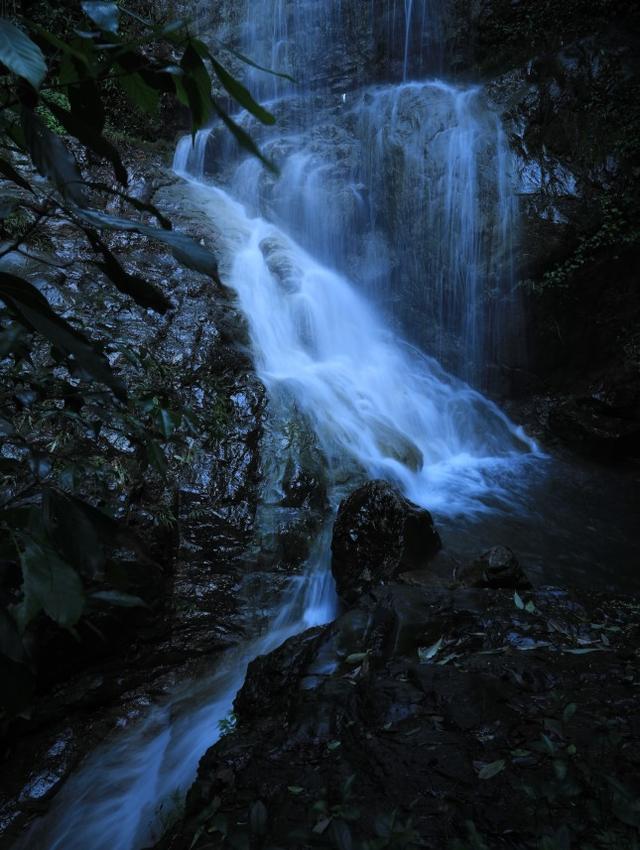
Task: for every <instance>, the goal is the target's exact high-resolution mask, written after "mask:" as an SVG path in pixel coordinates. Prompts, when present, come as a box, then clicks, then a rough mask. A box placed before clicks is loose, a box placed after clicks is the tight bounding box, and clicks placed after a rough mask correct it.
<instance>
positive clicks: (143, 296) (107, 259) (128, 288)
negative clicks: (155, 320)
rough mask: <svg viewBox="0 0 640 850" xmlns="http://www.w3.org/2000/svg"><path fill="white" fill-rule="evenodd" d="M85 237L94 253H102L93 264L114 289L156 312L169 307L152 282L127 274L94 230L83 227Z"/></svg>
mask: <svg viewBox="0 0 640 850" xmlns="http://www.w3.org/2000/svg"><path fill="white" fill-rule="evenodd" d="M85 233H86V234H87V238H88V239H89V241H90V242H91V246H92V247H93V250H94V251H96V253H100V254H101V255H102V258H103V259H102V262H100V261H94V262H95V265H96V266H97V267H98V268H99V269H100V270H101V271H102V272H104V274H105V275H106V276H107V277H108V278H109V280H110V281H111V282H112V283H113V284H114V286H115V287H116V289H118V290H120V292H122V293H123V294H124V295H129V296H130V297H131V298H133V300H134V301H135V302H136V304H139V305H140V306H141V307H148V308H150V309H151V310H155V311H156V312H157V313H166V312H167V310H169V309H170V308H171V302H170V301H169V299H168V298H166V297H165V295H164V294H163V293H162V292H161V291H160V290H159V289H158V288H157V287H155V286H154V285H153V284H151V283H148V282H147V281H146V280H144V279H143V278H141V277H140V276H139V275H134V274H129V272H127V271H125V269H124V268H123V267H122V265H121V264H120V261H119V260H118V259H117V258H116V257H115V255H114V254H113V253H112V252H111V251H110V250H109V248H107V246H106V245H105V244H104V242H103V241H102V240H101V239H100V238H99V237H98V235H97V234H96V233H95V231H92V230H89V229H85Z"/></svg>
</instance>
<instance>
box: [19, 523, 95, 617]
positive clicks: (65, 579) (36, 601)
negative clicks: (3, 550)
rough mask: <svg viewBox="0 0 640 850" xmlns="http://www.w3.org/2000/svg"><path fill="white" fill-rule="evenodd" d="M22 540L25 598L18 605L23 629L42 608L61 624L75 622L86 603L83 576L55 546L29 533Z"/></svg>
mask: <svg viewBox="0 0 640 850" xmlns="http://www.w3.org/2000/svg"><path fill="white" fill-rule="evenodd" d="M23 543H24V548H23V550H22V551H21V553H20V565H21V567H22V578H23V586H22V591H23V599H22V602H21V603H20V605H19V606H18V608H17V609H16V619H17V622H18V626H19V628H20V629H21V630H22V631H24V629H25V628H26V627H27V626H28V625H29V623H30V622H31V621H32V620H33V619H34V617H36V616H37V615H38V614H39V613H40V612H41V611H44V612H45V614H47V615H48V616H49V617H51V619H52V620H54V621H55V622H56V623H58V625H60V626H63V627H65V628H70V627H71V626H75V624H76V623H77V622H78V620H79V619H80V617H81V616H82V612H83V610H84V606H85V595H84V590H83V587H82V582H81V581H80V576H79V575H78V573H77V572H76V571H75V570H74V569H73V568H72V567H70V566H69V564H67V563H65V562H64V561H63V560H61V558H60V557H59V556H58V555H57V553H56V552H55V551H54V550H53V549H50V548H49V547H47V546H46V545H43V544H41V543H39V542H37V541H36V540H33V539H31V538H29V537H27V536H25V538H24V541H23Z"/></svg>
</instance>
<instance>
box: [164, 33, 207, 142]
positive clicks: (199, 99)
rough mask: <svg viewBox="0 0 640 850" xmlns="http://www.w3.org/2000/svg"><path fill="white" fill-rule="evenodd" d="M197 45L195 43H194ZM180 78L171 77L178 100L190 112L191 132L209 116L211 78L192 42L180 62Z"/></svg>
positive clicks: (202, 124) (203, 123)
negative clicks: (181, 72)
mask: <svg viewBox="0 0 640 850" xmlns="http://www.w3.org/2000/svg"><path fill="white" fill-rule="evenodd" d="M196 43H197V42H196ZM180 68H181V69H182V71H183V76H182V77H175V76H174V77H173V83H174V86H175V89H176V92H177V94H178V99H179V100H181V101H182V102H183V103H185V105H186V106H188V107H189V109H190V110H191V119H192V120H191V124H192V126H191V132H192V134H195V131H196V130H199V129H200V128H201V127H203V126H204V125H205V124H206V123H207V121H208V120H209V117H210V116H211V109H212V106H213V103H212V100H211V78H210V77H209V73H208V71H207V69H206V67H205V64H204V62H203V61H202V58H201V56H200V55H199V53H198V51H197V50H196V47H195V46H194V42H191V41H190V42H189V43H188V45H187V47H186V49H185V51H184V53H183V55H182V59H181V60H180Z"/></svg>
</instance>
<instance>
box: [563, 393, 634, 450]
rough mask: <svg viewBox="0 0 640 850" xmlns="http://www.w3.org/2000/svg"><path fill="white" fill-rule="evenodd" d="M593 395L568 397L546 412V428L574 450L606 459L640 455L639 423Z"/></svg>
mask: <svg viewBox="0 0 640 850" xmlns="http://www.w3.org/2000/svg"><path fill="white" fill-rule="evenodd" d="M616 414H617V410H616V409H615V408H611V407H609V405H607V404H604V403H602V402H600V401H599V400H597V399H594V398H580V399H569V400H567V401H564V402H562V403H561V404H559V405H558V406H557V407H554V408H553V409H552V410H551V412H550V414H549V428H550V430H551V431H552V432H553V433H554V434H555V435H556V436H557V437H559V438H560V439H561V440H563V441H564V442H565V443H567V444H568V445H569V446H571V447H572V448H573V449H575V450H576V451H579V452H581V453H582V454H586V455H589V456H591V457H597V458H603V459H609V458H621V457H629V456H630V457H639V456H640V422H639V421H637V420H633V419H625V418H622V417H621V416H619V415H616Z"/></svg>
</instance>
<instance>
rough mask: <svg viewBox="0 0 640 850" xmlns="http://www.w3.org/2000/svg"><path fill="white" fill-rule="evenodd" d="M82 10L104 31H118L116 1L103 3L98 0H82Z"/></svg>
mask: <svg viewBox="0 0 640 850" xmlns="http://www.w3.org/2000/svg"><path fill="white" fill-rule="evenodd" d="M82 10H83V11H84V13H85V15H87V17H89V18H91V20H92V21H93V23H94V24H96V25H97V26H98V27H100V29H101V30H105V31H106V32H112V33H115V32H118V18H119V15H120V13H119V11H118V6H117V4H116V3H105V2H100V0H84V2H83V3H82Z"/></svg>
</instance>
